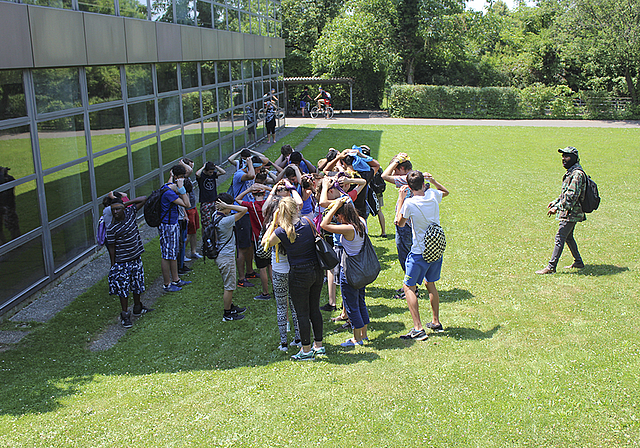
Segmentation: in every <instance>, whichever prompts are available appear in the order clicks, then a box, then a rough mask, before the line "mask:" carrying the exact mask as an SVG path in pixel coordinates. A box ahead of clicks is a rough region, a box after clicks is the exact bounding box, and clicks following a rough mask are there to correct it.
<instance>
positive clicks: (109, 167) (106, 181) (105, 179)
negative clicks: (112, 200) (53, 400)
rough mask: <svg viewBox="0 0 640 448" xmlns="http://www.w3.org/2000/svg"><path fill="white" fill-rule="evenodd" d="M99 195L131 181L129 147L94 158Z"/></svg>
mask: <svg viewBox="0 0 640 448" xmlns="http://www.w3.org/2000/svg"><path fill="white" fill-rule="evenodd" d="M93 165H94V170H95V174H96V192H97V193H98V196H102V195H104V194H107V193H109V192H110V191H112V190H116V189H118V188H120V187H121V186H122V185H125V184H128V183H129V160H128V158H127V148H122V149H118V150H117V151H113V152H110V153H109V154H105V155H103V156H100V157H97V158H95V159H93ZM118 191H121V190H118Z"/></svg>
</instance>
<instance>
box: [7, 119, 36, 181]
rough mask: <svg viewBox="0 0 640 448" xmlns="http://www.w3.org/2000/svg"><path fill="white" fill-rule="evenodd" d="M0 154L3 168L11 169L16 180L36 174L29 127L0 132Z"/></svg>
mask: <svg viewBox="0 0 640 448" xmlns="http://www.w3.org/2000/svg"><path fill="white" fill-rule="evenodd" d="M0 154H2V162H0V163H1V164H2V166H4V167H7V168H10V170H11V171H10V172H9V175H10V176H13V177H14V178H15V179H20V178H22V177H24V176H29V175H31V174H33V173H35V169H34V167H33V152H32V150H31V134H30V133H29V126H18V127H16V128H11V129H2V130H0Z"/></svg>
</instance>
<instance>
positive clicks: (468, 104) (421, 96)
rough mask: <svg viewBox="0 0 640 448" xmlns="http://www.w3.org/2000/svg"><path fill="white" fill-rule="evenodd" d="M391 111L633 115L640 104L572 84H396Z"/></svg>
mask: <svg viewBox="0 0 640 448" xmlns="http://www.w3.org/2000/svg"><path fill="white" fill-rule="evenodd" d="M389 113H390V115H391V116H392V117H407V118H516V119H518V118H553V119H572V118H585V119H617V120H620V119H633V118H640V106H634V105H632V104H630V103H624V102H621V103H619V104H618V103H617V102H616V99H615V98H611V97H610V96H609V95H608V93H606V92H579V93H575V92H573V91H572V90H571V89H570V88H569V87H567V86H551V87H549V86H545V85H542V84H535V85H532V86H529V87H526V88H524V89H521V90H520V89H516V88H513V87H453V86H425V85H395V86H393V87H392V88H391V95H390V98H389Z"/></svg>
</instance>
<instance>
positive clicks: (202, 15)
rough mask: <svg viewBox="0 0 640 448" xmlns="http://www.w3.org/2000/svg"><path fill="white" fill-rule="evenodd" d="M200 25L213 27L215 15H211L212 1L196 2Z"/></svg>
mask: <svg viewBox="0 0 640 448" xmlns="http://www.w3.org/2000/svg"><path fill="white" fill-rule="evenodd" d="M196 8H197V12H196V14H197V18H198V26H201V27H203V28H213V16H212V15H211V14H212V12H211V3H209V2H202V1H198V2H196Z"/></svg>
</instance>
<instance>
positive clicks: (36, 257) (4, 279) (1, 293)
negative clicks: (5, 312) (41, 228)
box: [0, 237, 45, 304]
mask: <svg viewBox="0 0 640 448" xmlns="http://www.w3.org/2000/svg"><path fill="white" fill-rule="evenodd" d="M44 277H45V270H44V256H43V255H42V237H37V238H35V239H33V240H31V241H28V242H26V243H24V244H22V245H20V246H18V247H16V248H15V249H13V250H12V251H9V252H7V253H6V254H4V255H0V284H1V285H2V288H0V304H5V303H7V302H9V300H10V299H11V298H12V297H14V296H16V295H17V294H19V293H20V292H22V291H24V290H25V289H27V288H28V287H29V286H31V285H33V284H34V283H36V282H37V281H39V280H41V279H42V278H44Z"/></svg>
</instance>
